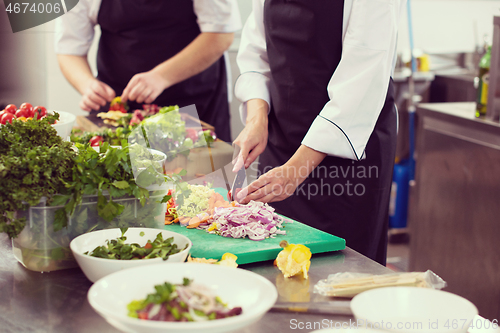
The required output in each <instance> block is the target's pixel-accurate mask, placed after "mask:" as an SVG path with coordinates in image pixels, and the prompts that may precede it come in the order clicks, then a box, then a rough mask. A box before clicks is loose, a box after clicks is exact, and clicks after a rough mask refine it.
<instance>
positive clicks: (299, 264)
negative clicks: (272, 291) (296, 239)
mask: <svg viewBox="0 0 500 333" xmlns="http://www.w3.org/2000/svg"><path fill="white" fill-rule="evenodd" d="M280 246H281V247H282V248H283V250H281V252H280V253H278V256H277V257H276V260H275V264H276V265H277V266H278V268H279V270H280V271H281V272H282V273H283V275H284V276H285V278H288V277H291V276H294V275H297V274H300V273H302V274H303V276H304V279H307V278H308V275H307V272H308V271H309V266H311V256H312V254H311V250H310V249H309V248H308V247H306V246H304V245H302V244H288V242H287V241H286V240H283V241H281V242H280Z"/></svg>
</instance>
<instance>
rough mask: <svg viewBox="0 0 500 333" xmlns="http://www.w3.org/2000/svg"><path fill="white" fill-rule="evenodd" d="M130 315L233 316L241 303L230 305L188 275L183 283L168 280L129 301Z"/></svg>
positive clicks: (164, 318) (200, 318)
mask: <svg viewBox="0 0 500 333" xmlns="http://www.w3.org/2000/svg"><path fill="white" fill-rule="evenodd" d="M127 309H128V311H129V316H130V317H133V318H138V319H142V320H155V321H183V322H186V321H207V320H215V319H222V318H227V317H233V316H237V315H240V314H241V313H242V309H241V307H235V308H228V306H227V304H225V303H224V302H222V300H221V299H220V298H219V297H217V296H215V295H214V294H213V291H212V290H211V289H210V288H208V287H207V286H204V285H201V284H195V283H193V282H192V281H191V280H189V279H187V278H184V279H183V283H182V284H171V283H168V282H165V283H164V284H162V285H156V286H155V293H153V294H149V295H147V297H146V298H145V299H143V300H140V301H132V302H130V303H129V304H128V306H127Z"/></svg>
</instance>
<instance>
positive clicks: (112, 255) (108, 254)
mask: <svg viewBox="0 0 500 333" xmlns="http://www.w3.org/2000/svg"><path fill="white" fill-rule="evenodd" d="M120 229H121V232H122V235H121V237H119V238H117V239H112V240H108V241H107V242H106V245H102V246H98V247H96V248H95V249H94V250H93V251H92V252H90V253H89V251H87V252H85V253H84V254H86V255H89V256H91V257H96V258H104V259H117V260H136V259H153V258H162V259H163V260H167V259H168V257H169V256H170V255H172V254H176V253H179V252H181V250H182V249H180V248H178V247H177V244H173V241H174V237H169V238H167V239H163V234H162V233H161V232H159V233H158V235H157V236H156V238H155V240H154V241H151V240H148V241H147V243H146V245H144V246H140V245H139V244H137V243H132V244H128V243H125V241H126V240H127V237H126V236H125V233H126V232H127V229H128V228H120ZM142 235H144V232H143V233H142ZM142 235H141V236H142Z"/></svg>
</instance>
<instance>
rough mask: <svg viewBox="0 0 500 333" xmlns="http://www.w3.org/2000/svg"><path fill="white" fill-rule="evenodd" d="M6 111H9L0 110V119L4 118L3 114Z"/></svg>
mask: <svg viewBox="0 0 500 333" xmlns="http://www.w3.org/2000/svg"><path fill="white" fill-rule="evenodd" d="M6 113H8V112H5V110H2V111H0V119H2V117H3V115H4V114H6Z"/></svg>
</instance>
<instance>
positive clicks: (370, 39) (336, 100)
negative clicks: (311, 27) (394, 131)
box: [235, 0, 406, 160]
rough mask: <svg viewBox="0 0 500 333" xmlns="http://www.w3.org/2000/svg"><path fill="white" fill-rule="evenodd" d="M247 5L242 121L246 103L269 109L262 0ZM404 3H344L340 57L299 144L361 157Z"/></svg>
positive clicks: (238, 90) (241, 59) (390, 66)
mask: <svg viewBox="0 0 500 333" xmlns="http://www.w3.org/2000/svg"><path fill="white" fill-rule="evenodd" d="M252 1H253V12H252V14H251V15H250V17H249V18H248V20H247V22H246V23H245V26H244V27H243V32H242V37H241V44H240V49H239V52H238V57H237V63H238V66H239V68H240V72H241V73H242V74H241V76H240V77H239V78H238V80H237V82H236V86H235V94H236V97H237V98H238V99H239V100H240V101H241V102H243V104H242V105H241V107H240V114H241V118H242V120H243V122H245V119H246V102H247V101H248V100H250V99H254V98H259V99H263V100H265V101H266V102H267V103H268V104H269V105H271V104H270V103H271V96H270V93H269V84H270V82H271V80H272V77H271V72H270V68H269V61H268V57H267V53H266V39H265V26H264V18H263V8H264V2H265V0H252ZM311 1H314V0H311ZM405 4H406V0H344V16H343V42H342V56H341V60H340V63H339V64H338V66H337V68H336V70H335V72H334V73H333V75H332V78H331V79H330V81H329V83H328V86H327V87H325V89H326V90H327V91H328V96H329V98H330V101H329V102H327V103H326V104H325V106H324V107H323V109H322V110H321V112H320V114H319V116H317V117H316V119H315V120H314V122H313V123H312V125H311V126H310V127H309V130H308V132H307V134H306V135H305V137H304V138H303V140H302V144H303V145H305V146H308V147H310V148H312V149H314V150H317V151H320V152H323V153H326V154H328V155H332V156H338V157H343V158H349V159H354V160H359V159H361V158H364V151H365V147H366V145H367V143H368V139H369V137H370V135H371V133H372V131H373V129H374V127H375V123H376V122H377V119H378V116H379V114H380V112H381V110H382V107H383V105H384V103H385V99H386V94H387V89H388V86H389V80H390V77H391V75H392V73H393V71H394V67H395V63H396V41H397V30H398V25H399V19H400V16H401V13H402V12H403V10H404V8H405ZM330 121H331V122H330Z"/></svg>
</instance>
